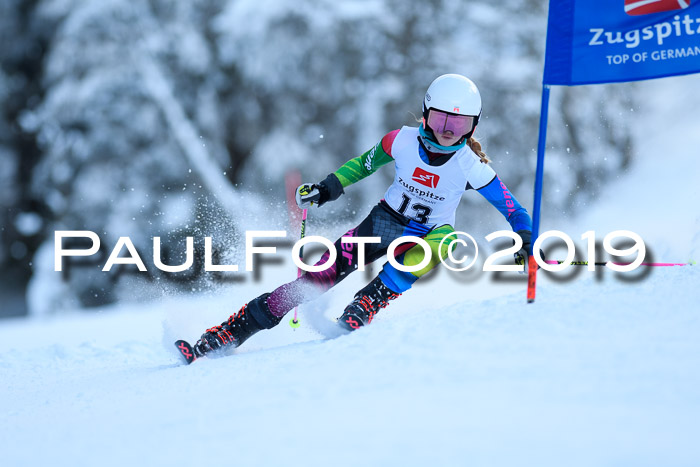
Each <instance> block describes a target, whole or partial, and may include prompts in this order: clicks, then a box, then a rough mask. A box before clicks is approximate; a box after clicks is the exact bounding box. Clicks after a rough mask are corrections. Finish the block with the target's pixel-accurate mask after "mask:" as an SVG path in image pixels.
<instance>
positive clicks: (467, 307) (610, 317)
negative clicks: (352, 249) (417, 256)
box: [0, 77, 700, 466]
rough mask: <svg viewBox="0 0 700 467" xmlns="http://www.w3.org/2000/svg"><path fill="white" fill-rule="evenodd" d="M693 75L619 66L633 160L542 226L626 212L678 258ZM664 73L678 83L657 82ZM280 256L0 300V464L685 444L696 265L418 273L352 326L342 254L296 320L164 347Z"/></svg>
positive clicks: (687, 224)
mask: <svg viewBox="0 0 700 467" xmlns="http://www.w3.org/2000/svg"><path fill="white" fill-rule="evenodd" d="M697 83H698V77H686V78H676V79H673V80H663V81H659V82H656V83H643V84H641V85H640V87H641V89H642V92H647V93H648V94H649V95H650V96H654V97H653V98H654V99H657V100H658V102H657V101H652V102H650V103H649V105H650V106H651V107H652V108H655V109H657V111H656V113H654V114H646V115H644V116H643V117H642V118H640V121H639V131H640V139H641V138H642V136H644V137H645V138H646V139H648V145H645V146H643V148H642V150H641V151H642V152H640V162H639V164H638V166H637V167H636V168H635V169H634V171H633V172H632V173H631V174H627V175H625V177H623V176H622V175H623V174H621V178H620V184H619V185H618V186H616V187H611V188H610V190H611V192H610V193H609V196H605V197H604V199H601V200H600V203H599V205H598V206H597V207H596V208H595V209H592V210H591V212H590V214H589V215H588V216H586V217H583V218H581V219H578V220H575V221H572V222H569V223H566V224H565V225H563V224H562V221H561V220H556V219H553V218H552V219H550V218H549V217H547V216H545V219H544V220H545V225H544V226H543V227H544V228H545V229H551V228H557V229H560V230H565V231H567V232H568V233H570V234H571V235H572V237H574V238H575V239H576V238H577V236H580V234H581V233H583V232H584V231H586V230H596V231H597V232H599V233H606V232H608V231H611V230H613V229H620V228H622V229H629V230H635V231H637V232H638V233H640V234H641V235H642V237H643V238H645V240H646V241H647V243H648V244H649V245H650V248H651V249H653V251H654V254H655V259H656V260H659V261H660V260H664V261H687V260H688V259H689V258H691V257H692V255H695V258H694V259H696V260H698V259H700V258H698V257H697V256H698V252H699V251H700V249H699V248H698V247H699V246H700V245H699V244H698V231H699V230H700V229H699V226H700V221H699V219H698V210H697V209H694V208H691V207H689V206H692V203H689V202H687V201H686V200H693V199H697V195H698V189H697V185H696V184H694V183H693V179H694V178H697V174H698V167H700V164H699V163H698V162H697V161H696V160H695V151H693V150H692V148H694V147H697V142H698V141H697V138H698V136H697V131H696V126H697V125H696V122H693V121H692V119H688V118H685V119H684V118H681V119H679V121H676V120H675V119H674V115H676V114H680V115H693V114H692V111H693V110H694V109H695V108H697V105H698V104H700V102H698V101H699V100H700V98H699V97H696V96H694V95H692V93H693V92H694V91H695V90H696V89H697ZM673 86H687V87H688V94H687V98H686V99H680V98H675V100H673V101H671V100H670V99H673V95H678V92H677V89H676V93H674V94H671V93H668V89H669V88H671V87H673ZM664 95H666V98H664ZM669 122H672V123H673V124H669ZM654 126H655V127H656V131H652V129H654V128H653V127H654ZM659 128H663V129H662V130H660V129H659ZM659 161H662V163H661V164H659ZM684 180H685V181H687V182H684ZM630 200H635V202H630ZM286 274H287V276H288V275H289V272H287V273H286ZM287 276H285V277H282V276H281V275H278V276H277V277H271V278H265V281H263V282H261V283H257V284H255V285H251V284H249V283H248V284H246V285H238V286H235V285H234V286H232V287H231V291H230V292H227V293H222V294H221V295H216V296H205V297H199V298H187V299H183V298H173V299H170V300H166V301H163V302H160V303H155V304H153V303H152V304H147V305H143V306H128V307H127V306H121V307H113V308H105V309H104V310H102V312H100V313H89V314H88V313H81V312H78V311H76V312H75V313H69V314H67V315H63V316H55V317H51V318H42V319H38V318H36V319H31V320H19V319H18V320H6V321H3V322H2V323H1V325H0V414H2V421H3V423H2V424H0V465H3V466H22V465H71V466H73V465H86V466H87V465H119V466H124V465H194V464H207V465H211V464H223V465H245V466H249V465H281V464H285V465H470V466H493V465H552V466H555V465H556V466H560V465H580V466H590V465H634V466H639V465H650V466H651V465H654V466H656V465H677V466H681V465H688V466H690V465H698V464H699V463H700V451H699V450H698V448H697V440H696V438H697V433H698V432H700V421H699V420H700V393H699V392H698V390H697V388H698V387H699V385H700V340H699V339H698V338H697V336H698V335H700V312H699V311H698V309H699V308H700V307H698V303H699V302H700V289H699V288H698V284H700V267H674V268H653V269H651V270H649V271H648V273H647V274H646V275H642V276H640V275H639V274H638V273H635V274H634V275H633V277H635V278H636V279H634V280H625V279H624V277H625V276H623V275H621V274H615V273H612V272H611V271H607V270H603V271H599V273H597V274H590V273H588V272H586V271H585V270H584V268H581V269H580V271H579V273H578V274H577V275H576V276H575V277H573V278H571V279H570V280H567V281H557V280H555V279H556V278H552V277H546V276H544V275H541V277H540V284H539V286H540V288H539V290H538V299H537V302H536V303H535V304H534V305H526V304H525V300H524V281H523V279H524V278H523V277H521V276H513V277H514V280H513V281H508V282H496V281H494V280H493V279H492V278H490V277H488V276H486V275H482V277H477V278H476V279H473V278H472V279H469V280H468V281H464V282H462V283H460V282H459V281H458V280H455V279H454V278H453V277H452V276H448V275H446V274H444V273H443V272H440V273H439V275H438V276H437V278H436V279H432V280H426V281H421V283H419V284H418V285H417V286H416V288H415V289H414V290H412V291H410V292H409V293H407V294H405V295H404V296H403V297H401V298H399V299H398V300H397V301H396V302H394V304H392V306H391V307H390V308H388V309H387V310H384V311H383V312H382V313H381V314H380V315H378V317H377V319H376V321H375V323H373V325H372V326H369V327H368V328H366V329H362V330H361V331H359V332H356V333H353V334H349V335H339V336H338V337H336V338H333V339H327V338H326V337H327V336H329V335H331V333H332V332H333V331H332V330H333V329H335V328H334V327H333V325H332V321H331V319H332V318H333V317H335V316H337V314H339V311H340V309H342V306H343V305H344V304H345V303H346V302H347V300H348V299H349V297H350V296H351V294H352V292H353V291H354V290H355V289H356V288H357V287H358V286H359V285H361V284H362V283H363V281H364V278H363V277H361V276H360V275H359V274H356V275H355V276H354V277H351V278H349V279H348V280H347V281H346V282H344V283H343V284H341V285H340V286H339V287H338V288H337V290H333V291H332V292H330V293H329V294H328V295H327V296H326V297H324V298H322V299H320V300H318V301H316V302H314V303H312V304H309V305H308V306H306V307H304V308H303V309H302V311H301V313H302V322H303V323H304V326H302V328H300V329H298V330H292V329H291V328H290V327H289V326H287V325H286V324H284V323H283V324H282V325H280V326H278V327H277V328H275V329H273V330H272V331H270V332H267V333H261V334H259V335H256V336H254V337H253V338H252V339H251V340H250V341H249V342H247V343H246V344H245V345H244V346H243V347H242V348H241V349H239V350H238V351H237V352H236V355H233V356H230V357H227V358H219V359H202V360H200V361H197V362H195V364H193V365H191V366H189V367H186V366H183V365H181V364H180V362H179V360H178V357H177V356H176V355H175V354H174V352H173V351H174V348H173V347H172V345H171V342H172V339H173V338H174V337H175V336H179V337H185V338H187V339H191V340H193V339H195V338H196V337H197V335H198V334H199V333H201V331H202V330H203V329H204V327H206V326H209V325H211V324H215V323H217V322H219V321H221V320H223V319H224V318H225V317H226V316H228V314H230V313H231V312H232V311H234V310H235V309H236V308H237V307H238V306H240V305H241V303H242V302H243V301H244V300H246V299H249V298H250V297H252V296H254V295H255V294H257V293H259V292H262V291H263V290H264V289H267V288H269V287H271V286H273V285H274V284H275V283H277V282H280V281H282V280H286V279H288V278H289V277H287ZM319 330H320V331H321V332H319ZM334 335H337V333H335V334H334Z"/></svg>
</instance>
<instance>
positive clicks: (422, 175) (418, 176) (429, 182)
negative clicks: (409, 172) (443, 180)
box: [411, 167, 440, 188]
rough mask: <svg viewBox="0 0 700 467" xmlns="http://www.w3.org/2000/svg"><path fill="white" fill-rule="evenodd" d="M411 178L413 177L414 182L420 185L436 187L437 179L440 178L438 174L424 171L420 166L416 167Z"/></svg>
mask: <svg viewBox="0 0 700 467" xmlns="http://www.w3.org/2000/svg"><path fill="white" fill-rule="evenodd" d="M411 179H413V181H414V182H418V183H420V184H421V185H425V186H427V187H430V188H435V187H437V184H438V180H440V176H439V175H435V174H431V173H430V172H426V171H425V170H423V169H421V168H420V167H416V170H414V171H413V176H412V177H411Z"/></svg>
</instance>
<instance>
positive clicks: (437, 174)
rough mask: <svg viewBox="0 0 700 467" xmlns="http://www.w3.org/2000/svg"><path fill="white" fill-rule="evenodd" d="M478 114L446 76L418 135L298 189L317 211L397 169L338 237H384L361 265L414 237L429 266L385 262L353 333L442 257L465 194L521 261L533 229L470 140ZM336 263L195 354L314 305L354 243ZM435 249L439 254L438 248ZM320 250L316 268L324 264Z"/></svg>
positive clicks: (228, 325)
mask: <svg viewBox="0 0 700 467" xmlns="http://www.w3.org/2000/svg"><path fill="white" fill-rule="evenodd" d="M480 116H481V96H480V94H479V90H478V89H477V87H476V85H475V84H474V83H473V82H472V81H471V80H469V79H468V78H466V77H464V76H461V75H457V74H447V75H443V76H440V77H438V78H437V79H435V81H433V82H432V84H431V85H430V86H429V87H428V90H427V92H426V93H425V98H424V100H423V119H422V122H421V124H420V126H419V127H418V128H415V127H407V126H404V127H403V128H401V129H400V130H395V131H392V132H391V133H388V134H387V135H385V136H384V137H383V138H382V140H381V141H380V142H379V143H378V144H377V145H376V146H375V147H374V148H372V149H371V150H369V151H367V152H366V153H364V154H362V155H361V156H359V157H356V158H354V159H351V160H350V161H348V162H346V163H345V164H343V165H342V166H341V167H340V168H339V169H338V170H337V171H336V172H334V173H332V174H330V175H328V177H326V178H325V180H323V181H322V182H320V183H316V184H303V185H301V186H300V187H299V188H298V189H297V192H296V200H297V204H298V205H299V207H300V208H307V207H309V206H311V205H312V204H317V205H318V206H323V205H324V204H325V203H327V202H328V201H334V200H336V199H338V198H339V197H340V195H342V194H343V193H344V191H343V189H344V188H346V187H348V186H349V185H352V184H353V183H356V182H358V181H360V180H362V179H363V178H365V177H367V176H369V175H371V174H372V173H374V172H375V171H376V170H377V169H379V168H380V167H382V166H383V165H385V164H388V163H389V162H392V161H393V162H394V163H395V170H396V173H395V176H394V182H393V183H392V184H391V186H389V188H388V190H387V191H386V194H385V195H384V199H382V200H381V201H380V202H379V204H377V205H376V206H375V207H374V208H373V209H372V211H371V212H370V213H369V215H368V216H367V217H366V218H365V219H364V220H363V221H362V222H361V223H360V224H359V225H358V226H357V227H355V228H353V229H350V230H349V231H348V232H347V233H346V234H345V235H343V237H357V236H360V237H364V236H372V237H381V243H368V244H366V245H365V260H366V263H368V264H369V263H371V262H372V261H375V260H376V259H378V258H380V257H381V256H383V255H384V254H386V251H387V248H388V246H389V244H390V243H391V242H392V241H393V240H395V239H396V238H399V237H401V236H406V235H410V236H416V237H421V238H422V239H424V240H425V241H426V242H427V243H428V245H430V247H431V251H432V256H431V260H430V263H429V264H428V265H427V266H425V267H424V268H423V269H421V270H419V271H417V272H403V271H399V270H398V269H396V268H395V267H393V266H392V265H391V264H390V263H389V262H387V263H386V264H384V267H383V269H382V271H381V272H380V273H379V274H378V275H377V276H376V277H375V278H374V279H373V280H372V281H371V282H370V283H369V284H368V285H367V286H365V287H364V288H363V289H361V290H360V291H359V292H357V294H355V298H354V300H353V301H352V302H351V303H350V304H349V305H348V306H347V307H346V308H345V310H344V311H343V313H342V315H341V316H340V318H339V319H338V323H339V324H340V325H341V326H342V327H344V328H346V329H348V330H354V329H357V328H359V327H361V326H365V325H367V324H369V323H370V322H372V319H373V318H374V316H375V315H376V313H377V312H378V311H379V310H380V309H382V308H384V307H386V306H387V305H388V303H389V301H391V300H394V299H395V298H396V297H398V296H399V295H400V294H402V293H403V292H405V291H407V290H408V289H410V288H411V286H412V284H413V283H414V282H415V281H416V280H418V279H419V278H420V277H422V276H423V275H425V274H426V273H427V272H429V271H430V270H431V269H432V268H433V267H435V266H436V265H437V264H438V263H440V260H441V258H445V256H446V255H447V249H448V247H447V244H448V243H449V242H445V244H444V245H443V246H442V248H440V242H441V240H442V239H443V238H444V237H445V236H447V235H449V234H451V233H452V232H454V228H453V225H454V223H455V211H456V209H457V205H458V204H459V201H460V199H461V196H462V194H463V193H464V192H465V191H466V190H470V189H473V190H476V191H478V192H479V193H480V194H481V195H482V196H484V197H485V198H486V199H487V200H488V201H489V202H491V204H492V205H493V206H495V207H496V209H498V210H499V211H500V212H501V213H502V214H503V215H504V216H505V217H506V219H507V220H508V222H509V223H510V225H511V227H512V228H513V230H514V231H515V232H517V233H518V234H520V236H521V238H522V240H523V247H522V249H521V250H520V251H519V252H517V253H516V254H515V259H516V263H517V264H527V259H528V254H529V251H530V241H531V238H530V237H531V230H532V223H531V220H530V216H529V215H528V213H527V211H526V210H525V209H524V208H523V207H522V206H520V204H519V203H518V202H517V201H516V199H515V198H514V197H513V195H512V194H511V193H510V192H509V191H508V189H507V188H506V186H505V185H504V184H503V182H501V180H500V179H499V178H498V176H497V175H496V173H495V172H494V171H493V169H492V168H491V167H490V166H489V165H488V162H489V161H488V159H487V158H486V155H485V154H484V153H483V152H482V151H481V145H480V144H479V143H478V142H477V141H476V140H475V139H474V138H472V134H473V133H474V130H475V129H476V126H477V124H478V123H479V117H480ZM334 246H335V248H336V251H337V253H338V254H337V256H336V261H335V263H334V264H333V265H332V266H331V267H330V268H329V269H326V270H325V271H322V272H307V273H306V274H304V275H302V276H300V277H299V278H298V279H296V280H295V281H292V282H289V283H287V284H284V285H282V286H280V287H278V288H277V289H275V290H274V291H272V293H265V294H262V295H260V296H259V297H257V298H255V299H253V300H251V301H250V302H248V303H247V304H246V305H243V307H242V308H241V309H240V310H239V311H238V312H237V313H235V314H234V315H231V317H230V318H229V319H228V320H227V321H225V322H223V323H221V324H220V325H219V326H214V327H212V328H210V329H207V331H206V332H205V333H204V334H203V335H202V337H201V338H200V339H199V341H197V343H196V344H195V346H194V351H195V354H196V355H197V356H201V355H204V354H206V353H208V352H211V351H212V350H219V349H223V348H234V347H238V346H239V345H241V344H242V343H243V342H244V341H245V340H246V339H248V338H249V337H250V336H252V335H253V334H255V333H256V332H258V331H260V330H262V329H269V328H272V327H274V326H276V325H277V324H278V323H279V322H280V321H281V320H282V317H283V316H284V315H285V314H286V313H287V312H288V311H290V310H291V309H293V308H294V307H296V306H297V305H299V304H301V303H304V302H307V301H310V300H312V299H314V298H316V297H317V296H319V295H320V294H322V293H323V292H325V291H326V290H328V289H330V288H331V287H333V286H334V285H336V284H338V283H339V282H340V281H342V280H343V279H344V278H345V277H346V276H347V275H348V274H350V273H351V272H353V271H354V270H355V269H357V267H358V262H359V259H358V252H357V249H358V247H357V245H356V244H352V243H344V244H343V243H341V239H338V240H337V241H336V242H335V244H334ZM402 247H405V248H397V249H396V252H397V253H398V255H397V256H396V260H397V261H398V263H400V264H403V265H407V266H415V265H418V264H420V263H421V261H422V260H423V258H424V254H425V253H424V251H423V248H421V246H420V245H416V244H411V243H407V244H403V245H402ZM438 250H440V251H438ZM329 254H330V253H329V252H326V253H325V254H324V255H323V257H322V258H321V259H320V260H319V262H318V263H317V264H324V263H326V261H327V259H328V256H329Z"/></svg>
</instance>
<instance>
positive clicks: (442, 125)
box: [428, 109, 474, 136]
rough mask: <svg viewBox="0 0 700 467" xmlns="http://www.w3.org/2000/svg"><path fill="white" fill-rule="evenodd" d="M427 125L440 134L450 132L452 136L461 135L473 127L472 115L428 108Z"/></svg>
mask: <svg viewBox="0 0 700 467" xmlns="http://www.w3.org/2000/svg"><path fill="white" fill-rule="evenodd" d="M428 126H429V127H430V129H431V130H433V132H434V133H438V134H441V135H442V134H445V133H448V132H451V133H452V135H454V136H463V135H466V134H467V133H469V132H470V131H472V128H474V117H472V116H469V115H455V114H450V113H447V112H443V111H442V110H435V109H430V112H428Z"/></svg>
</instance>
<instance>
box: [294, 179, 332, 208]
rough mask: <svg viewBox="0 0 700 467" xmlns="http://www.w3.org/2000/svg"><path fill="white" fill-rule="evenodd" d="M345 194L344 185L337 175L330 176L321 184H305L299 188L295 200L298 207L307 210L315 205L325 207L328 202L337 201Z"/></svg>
mask: <svg viewBox="0 0 700 467" xmlns="http://www.w3.org/2000/svg"><path fill="white" fill-rule="evenodd" d="M343 193H344V191H343V185H342V184H341V183H340V180H338V177H336V176H335V174H330V175H328V176H327V177H326V178H325V180H323V181H322V182H320V183H313V184H311V183H303V184H301V185H299V187H298V188H297V191H296V194H295V198H296V201H297V206H299V208H301V209H307V208H309V207H310V206H312V205H313V204H317V205H318V206H323V205H324V204H326V203H327V202H328V201H335V200H336V199H338V198H340V195H342V194H343Z"/></svg>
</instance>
